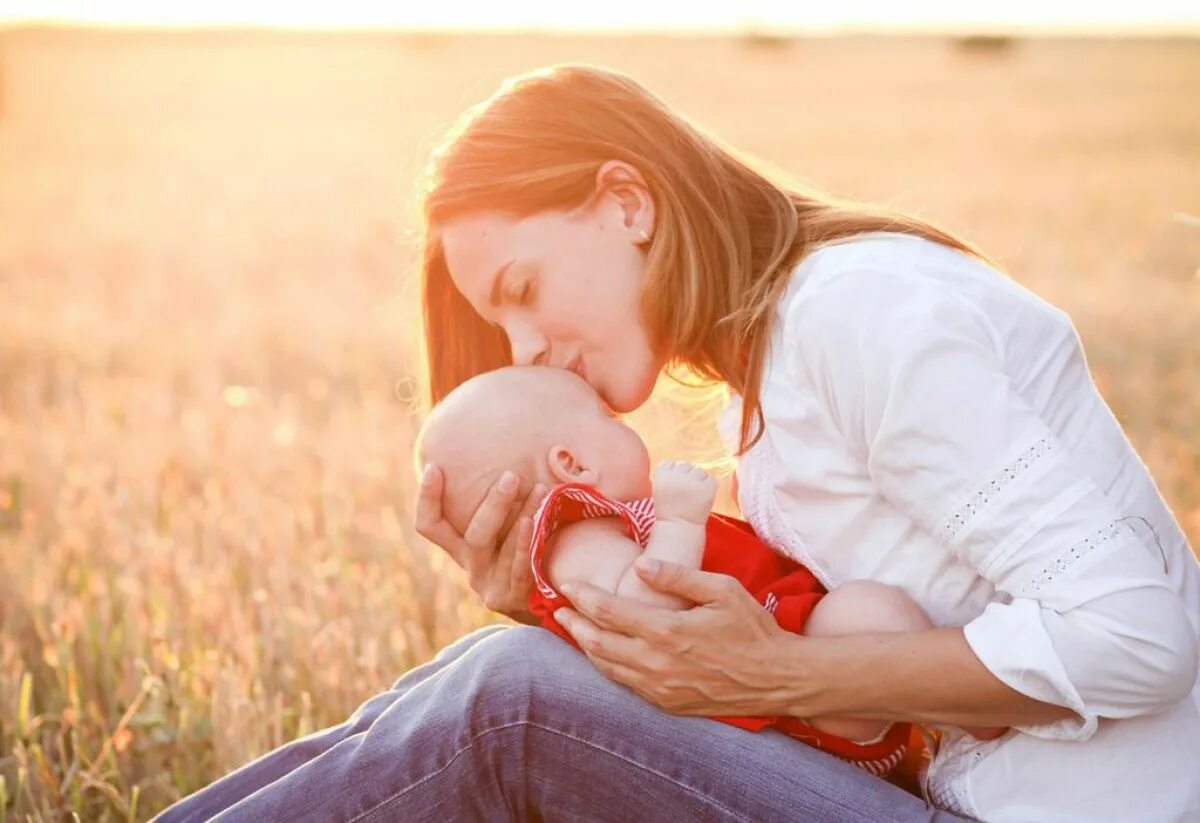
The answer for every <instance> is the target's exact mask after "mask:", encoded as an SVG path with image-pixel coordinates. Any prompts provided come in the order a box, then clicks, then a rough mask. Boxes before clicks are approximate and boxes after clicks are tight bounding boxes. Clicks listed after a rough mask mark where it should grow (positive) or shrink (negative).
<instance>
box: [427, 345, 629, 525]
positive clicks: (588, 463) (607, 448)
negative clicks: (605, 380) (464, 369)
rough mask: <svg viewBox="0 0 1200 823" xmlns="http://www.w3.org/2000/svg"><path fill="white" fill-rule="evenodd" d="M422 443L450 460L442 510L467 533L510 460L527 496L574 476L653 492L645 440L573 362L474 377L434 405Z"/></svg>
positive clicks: (619, 489)
mask: <svg viewBox="0 0 1200 823" xmlns="http://www.w3.org/2000/svg"><path fill="white" fill-rule="evenodd" d="M416 452H417V453H416V460H417V466H418V467H421V466H424V465H425V464H427V463H433V464H435V465H436V466H438V467H439V468H440V469H441V470H442V473H443V477H444V478H445V485H444V487H443V490H442V511H443V515H444V516H445V518H446V519H447V520H448V521H450V523H451V525H453V526H454V527H455V528H456V529H458V531H459V532H460V533H462V532H463V531H464V530H465V529H466V527H467V523H468V522H469V520H470V517H471V515H472V514H473V513H474V511H475V509H476V508H477V507H478V506H479V504H480V502H482V501H483V498H484V496H485V495H486V494H487V491H488V489H490V488H491V487H492V485H493V484H494V483H495V482H496V480H497V479H499V477H500V475H501V473H502V472H504V471H505V470H506V469H508V470H511V471H513V472H515V473H516V474H517V476H518V477H519V478H520V484H521V485H520V492H519V494H520V495H521V496H524V495H526V494H527V493H528V492H529V490H530V489H532V488H533V486H534V485H535V484H537V483H545V484H546V485H547V486H551V487H553V486H555V485H557V484H559V483H570V482H578V483H587V484H589V485H591V486H594V487H596V489H597V490H599V491H600V492H601V493H603V494H604V495H606V496H608V497H612V498H614V499H617V500H633V499H637V498H641V497H648V496H649V495H650V456H649V453H648V452H647V451H646V444H645V443H643V442H642V439H641V438H640V437H638V435H637V433H636V432H635V431H634V430H633V429H631V428H629V426H627V425H625V424H624V423H623V422H621V420H620V419H619V418H617V417H615V416H614V415H613V414H612V412H611V411H610V410H609V409H608V407H607V406H606V405H604V401H603V400H601V399H600V396H599V395H598V394H596V392H595V391H593V390H592V388H591V386H589V385H588V384H587V383H586V382H585V381H584V380H583V379H582V378H580V377H579V376H578V375H577V374H575V373H574V372H571V371H568V370H566V369H557V368H551V367H548V366H507V367H505V368H502V369H497V370H495V371H491V372H487V373H485V374H481V375H479V376H478V377H474V378H472V379H470V380H468V381H467V382H465V383H463V384H462V385H461V386H459V387H458V388H456V389H455V390H454V391H452V392H450V394H448V395H446V397H445V399H443V400H442V402H441V403H439V404H438V405H437V407H436V408H434V409H433V411H432V412H431V413H430V415H429V418H428V419H427V420H426V421H425V424H424V426H422V427H421V432H420V434H419V435H418V436H417V447H416Z"/></svg>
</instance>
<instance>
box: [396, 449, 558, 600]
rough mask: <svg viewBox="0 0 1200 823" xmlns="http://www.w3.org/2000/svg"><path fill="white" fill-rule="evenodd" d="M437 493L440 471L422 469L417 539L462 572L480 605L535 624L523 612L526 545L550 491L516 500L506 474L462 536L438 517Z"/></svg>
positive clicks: (538, 489) (528, 585) (515, 484)
mask: <svg viewBox="0 0 1200 823" xmlns="http://www.w3.org/2000/svg"><path fill="white" fill-rule="evenodd" d="M442 488H443V476H442V472H441V469H439V468H437V467H436V466H433V465H430V466H426V467H425V472H424V474H423V475H422V476H421V490H420V493H419V495H418V497H417V511H416V515H415V520H416V524H415V525H416V530H417V534H419V535H421V536H422V537H424V538H425V539H426V540H428V541H430V542H431V543H435V544H436V545H438V546H440V547H441V548H442V549H444V550H445V551H446V553H447V554H449V555H450V556H451V557H452V558H453V559H454V561H455V562H456V563H458V565H459V566H461V567H462V568H464V569H465V570H466V571H467V574H468V575H469V576H470V582H471V588H472V589H474V590H475V592H476V593H477V594H478V595H479V596H480V597H481V598H482V599H483V604H484V605H485V606H487V607H488V608H489V609H491V610H492V611H495V612H500V613H501V614H503V615H506V616H508V617H511V618H512V619H513V620H516V621H518V622H521V623H532V622H534V619H533V616H532V615H531V614H530V613H529V610H528V608H527V602H528V599H529V593H530V592H531V591H533V573H532V571H531V570H530V566H529V543H530V541H531V540H532V538H533V514H534V512H535V511H537V507H538V505H539V504H540V503H541V502H542V499H543V498H544V497H545V496H546V494H547V492H548V491H549V489H548V488H547V487H546V486H544V485H543V484H541V483H539V484H537V485H536V486H534V487H533V489H532V490H531V491H530V492H529V494H528V495H527V496H526V497H525V498H524V499H521V498H520V496H519V490H520V482H519V481H518V479H517V476H516V475H515V474H513V473H512V472H510V471H506V472H504V473H503V474H501V475H500V477H499V479H497V480H496V482H495V483H494V484H493V485H492V488H491V489H489V490H488V493H487V495H486V496H485V497H484V498H483V502H482V503H480V504H479V508H477V509H476V510H475V513H474V514H473V515H472V516H471V520H470V522H469V523H468V524H467V530H466V532H464V533H463V534H459V533H458V530H457V529H456V528H454V526H453V525H451V524H450V522H449V521H448V520H446V518H445V517H444V516H443V514H442ZM514 515H515V517H516V520H515V522H514V521H513V520H512V518H513V516H514ZM510 522H511V523H512V525H511V526H508V531H507V532H506V533H504V534H503V536H502V535H501V531H502V530H503V529H504V528H505V527H506V525H507V524H509V523H510ZM497 543H499V550H497V548H496V546H497Z"/></svg>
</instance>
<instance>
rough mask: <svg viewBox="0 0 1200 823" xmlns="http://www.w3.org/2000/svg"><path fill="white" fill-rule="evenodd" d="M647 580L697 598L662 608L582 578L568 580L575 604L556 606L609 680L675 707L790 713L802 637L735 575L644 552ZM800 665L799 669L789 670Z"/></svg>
mask: <svg viewBox="0 0 1200 823" xmlns="http://www.w3.org/2000/svg"><path fill="white" fill-rule="evenodd" d="M636 568H637V573H638V575H639V576H640V577H641V578H642V580H644V581H645V582H646V584H647V585H649V586H651V587H653V588H655V589H657V590H659V591H662V592H668V593H671V594H676V595H680V596H681V597H684V598H686V599H688V600H691V601H693V602H694V603H696V606H695V607H693V608H691V609H687V610H685V611H675V610H672V609H663V608H657V607H654V606H648V605H645V604H643V603H640V602H638V601H636V600H631V599H629V598H627V597H620V596H618V595H615V594H611V593H609V592H606V591H604V590H602V589H599V588H597V587H596V586H592V585H589V584H587V583H582V582H577V581H576V582H568V583H565V584H564V585H562V586H560V588H561V589H562V591H563V593H564V594H566V595H567V597H569V598H570V599H571V601H572V603H573V604H574V605H575V608H574V609H570V608H562V609H559V610H558V611H556V612H555V613H554V616H555V618H556V619H557V620H558V621H559V623H561V624H562V625H563V626H564V627H565V628H566V629H567V631H568V632H570V633H571V636H572V637H574V638H575V642H577V643H578V644H579V646H580V648H582V649H583V651H584V653H585V654H587V656H588V657H589V658H591V660H592V662H593V663H594V664H595V665H596V667H597V668H598V669H600V671H601V672H603V673H604V674H605V675H607V676H608V677H609V678H611V679H613V680H616V681H618V682H620V683H624V684H625V685H626V686H628V687H629V688H631V689H632V690H633V691H635V692H637V693H638V694H639V695H641V696H642V697H644V698H645V699H646V700H648V701H650V702H651V703H653V704H655V705H656V706H658V707H659V708H661V709H663V710H665V711H668V712H671V713H673V714H694V715H763V714H790V713H792V711H793V710H795V708H796V707H795V705H794V701H795V699H796V694H797V686H798V685H799V684H797V683H796V682H795V669H794V668H793V667H790V666H787V665H783V664H784V663H785V661H787V659H788V658H789V657H792V654H793V652H794V649H792V648H791V642H792V640H793V639H794V640H800V641H802V640H803V638H800V637H798V636H797V635H794V634H791V633H789V632H786V631H784V630H783V629H781V628H779V625H778V624H777V623H776V622H775V619H774V618H773V617H772V616H771V614H770V613H768V612H767V610H766V609H764V608H763V607H762V605H761V604H760V603H759V602H758V601H757V600H755V599H754V597H753V596H752V595H751V594H750V593H749V592H748V591H746V589H745V588H744V587H743V586H742V585H741V584H740V583H738V581H737V580H736V579H734V578H732V577H729V576H727V575H723V574H713V573H712V572H702V571H697V570H694V569H688V568H685V567H683V566H677V565H675V564H673V563H664V562H661V561H653V560H647V559H646V558H641V559H639V560H638V561H637V563H636ZM789 672H790V674H789Z"/></svg>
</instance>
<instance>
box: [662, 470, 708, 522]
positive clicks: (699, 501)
mask: <svg viewBox="0 0 1200 823" xmlns="http://www.w3.org/2000/svg"><path fill="white" fill-rule="evenodd" d="M716 496H717V484H716V482H715V481H714V480H713V479H712V478H711V477H709V476H708V472H706V471H704V469H701V468H700V467H698V466H693V465H692V464H691V463H684V462H682V461H676V460H668V461H664V462H662V463H659V464H658V468H656V469H655V470H654V512H655V516H656V517H657V518H659V519H671V520H686V521H688V522H691V523H703V522H704V521H705V520H706V519H707V518H708V514H709V512H711V511H712V507H713V500H714V499H715V498H716Z"/></svg>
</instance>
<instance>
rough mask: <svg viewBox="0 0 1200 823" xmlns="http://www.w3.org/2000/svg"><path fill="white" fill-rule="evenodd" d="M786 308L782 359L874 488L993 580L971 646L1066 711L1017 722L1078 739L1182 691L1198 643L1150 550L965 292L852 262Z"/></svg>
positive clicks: (1015, 684)
mask: <svg viewBox="0 0 1200 823" xmlns="http://www.w3.org/2000/svg"><path fill="white" fill-rule="evenodd" d="M784 319H785V325H784V338H783V344H784V346H785V359H784V362H785V363H786V364H787V367H788V368H789V369H795V370H799V371H802V372H803V376H804V379H805V380H806V381H808V382H809V383H811V384H812V385H814V386H815V387H816V390H817V392H818V394H819V395H820V397H821V399H822V401H823V405H824V406H825V408H826V409H827V410H828V412H829V417H830V420H831V423H832V424H833V425H834V426H836V427H837V429H838V430H839V431H840V432H841V434H842V435H843V437H844V438H846V440H847V441H848V442H849V444H850V447H851V448H854V449H861V452H862V456H863V457H864V459H865V461H866V464H867V466H868V469H869V472H870V476H871V478H872V480H873V481H874V483H875V484H876V486H877V487H878V489H879V492H880V494H881V495H883V496H884V497H885V498H886V499H888V500H889V501H890V502H891V503H892V504H893V505H895V506H896V507H897V508H899V509H901V510H902V511H904V512H905V513H906V514H907V515H908V516H909V517H911V518H912V519H913V520H914V521H915V522H916V523H917V524H918V525H919V526H920V527H922V528H923V529H925V530H927V531H928V532H929V533H930V534H932V535H933V536H934V537H935V538H936V539H937V540H938V541H939V542H941V543H942V544H943V545H945V546H946V547H947V548H948V549H949V550H950V551H951V552H953V553H954V555H955V556H956V557H958V558H959V559H960V560H961V561H962V562H963V563H965V564H967V565H969V566H970V567H972V568H974V569H976V570H977V571H978V572H979V574H980V575H981V576H983V577H985V578H987V579H988V580H990V581H991V582H992V583H993V585H994V586H995V587H996V589H997V591H998V592H1000V593H1002V596H1001V597H1000V598H999V599H998V600H997V601H996V602H993V603H992V604H990V605H989V606H988V607H987V608H986V609H985V610H984V612H983V613H982V614H980V615H979V616H978V617H977V618H976V619H975V620H973V621H971V622H970V623H969V624H968V625H967V626H965V628H964V631H965V634H966V639H967V642H968V643H969V644H970V647H971V649H972V650H973V651H974V653H975V654H976V655H977V656H978V658H979V660H980V661H981V662H982V663H983V665H984V666H986V667H987V669H988V670H989V671H990V672H991V673H992V674H994V675H995V676H996V677H997V678H998V679H1000V680H1001V681H1002V682H1004V683H1005V684H1007V685H1008V686H1010V687H1012V688H1013V689H1016V690H1017V691H1019V692H1021V693H1023V694H1026V695H1028V696H1029V697H1032V698H1034V699H1037V700H1040V701H1043V702H1046V703H1052V704H1055V705H1060V706H1065V707H1069V708H1070V709H1072V710H1073V711H1074V712H1075V715H1074V716H1073V717H1070V718H1068V719H1067V720H1064V721H1060V722H1057V723H1054V724H1048V725H1044V726H1035V727H1027V728H1023V729H1021V730H1022V731H1024V732H1027V733H1029V734H1033V735H1037V736H1041V737H1047V738H1057V739H1073V740H1084V739H1087V738H1088V737H1090V736H1091V735H1092V734H1093V733H1094V731H1095V729H1096V723H1097V719H1098V718H1100V717H1113V718H1119V717H1131V716H1136V715H1141V714H1147V713H1152V712H1155V711H1160V710H1162V709H1165V708H1167V707H1168V706H1170V705H1172V704H1174V703H1176V702H1177V701H1179V700H1180V699H1182V698H1183V697H1184V696H1185V695H1187V694H1188V692H1189V691H1190V690H1191V688H1192V686H1193V684H1194V683H1195V680H1196V676H1197V665H1198V664H1197V641H1196V637H1195V635H1194V632H1193V631H1192V628H1191V625H1190V624H1189V622H1188V619H1187V614H1186V611H1185V609H1184V606H1183V603H1182V602H1181V600H1180V599H1179V597H1178V596H1177V595H1176V593H1175V592H1174V591H1173V590H1172V589H1171V588H1170V586H1169V584H1168V580H1167V577H1166V575H1165V573H1164V569H1163V560H1162V557H1161V556H1160V554H1159V553H1158V551H1157V550H1155V549H1154V548H1153V547H1152V546H1150V545H1147V543H1146V541H1145V540H1144V539H1143V538H1142V536H1141V535H1140V534H1139V532H1138V530H1137V529H1136V528H1135V523H1136V519H1135V518H1134V517H1131V515H1132V514H1133V513H1131V512H1122V511H1118V510H1116V509H1115V508H1114V506H1113V505H1112V503H1111V502H1110V500H1109V499H1108V498H1107V497H1106V496H1105V494H1104V493H1103V492H1102V490H1101V489H1100V488H1099V487H1098V486H1097V485H1096V483H1095V482H1094V481H1093V480H1092V478H1090V477H1089V476H1087V474H1086V473H1085V472H1084V471H1083V470H1082V469H1081V467H1080V466H1079V465H1078V461H1076V460H1073V458H1072V453H1071V449H1072V448H1087V444H1086V443H1085V444H1073V445H1072V446H1068V445H1067V444H1064V443H1063V442H1061V441H1060V440H1059V438H1058V437H1057V436H1056V435H1055V433H1054V431H1052V430H1051V428H1050V427H1049V426H1048V425H1047V423H1046V422H1045V421H1044V420H1043V419H1042V418H1041V417H1040V416H1039V414H1038V413H1037V411H1036V410H1035V409H1034V408H1033V407H1032V406H1031V405H1030V404H1029V403H1028V402H1026V400H1025V399H1024V397H1023V396H1022V395H1021V393H1020V392H1019V391H1018V390H1017V388H1016V385H1015V384H1014V381H1013V379H1012V377H1011V376H1010V372H1014V371H1017V369H1016V368H1014V367H1013V364H1008V365H1009V368H1007V369H1006V363H1005V360H1004V350H1003V344H1002V342H1001V340H1000V338H999V336H998V335H997V334H996V332H995V330H994V327H993V325H992V324H991V323H990V321H989V320H988V318H987V316H986V315H984V314H983V312H982V311H981V310H980V309H979V308H978V307H977V306H975V305H974V304H973V303H970V302H969V301H967V300H966V299H965V298H964V297H963V296H962V295H959V294H956V293H955V292H954V291H952V290H951V289H950V288H948V287H947V286H946V285H945V284H943V283H940V282H937V281H933V280H931V279H929V278H925V277H923V276H921V275H918V274H911V273H906V272H903V271H902V272H886V271H873V270H864V271H854V272H844V273H842V274H840V275H838V276H836V277H834V278H831V279H829V280H828V281H827V282H824V283H821V284H819V285H815V286H814V288H813V289H811V290H809V291H808V293H803V292H802V293H801V294H800V295H797V297H796V299H794V300H793V301H792V303H791V304H790V305H789V306H788V307H787V310H786V314H785V318H784ZM1079 356H1080V357H1082V353H1080V354H1079Z"/></svg>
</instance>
